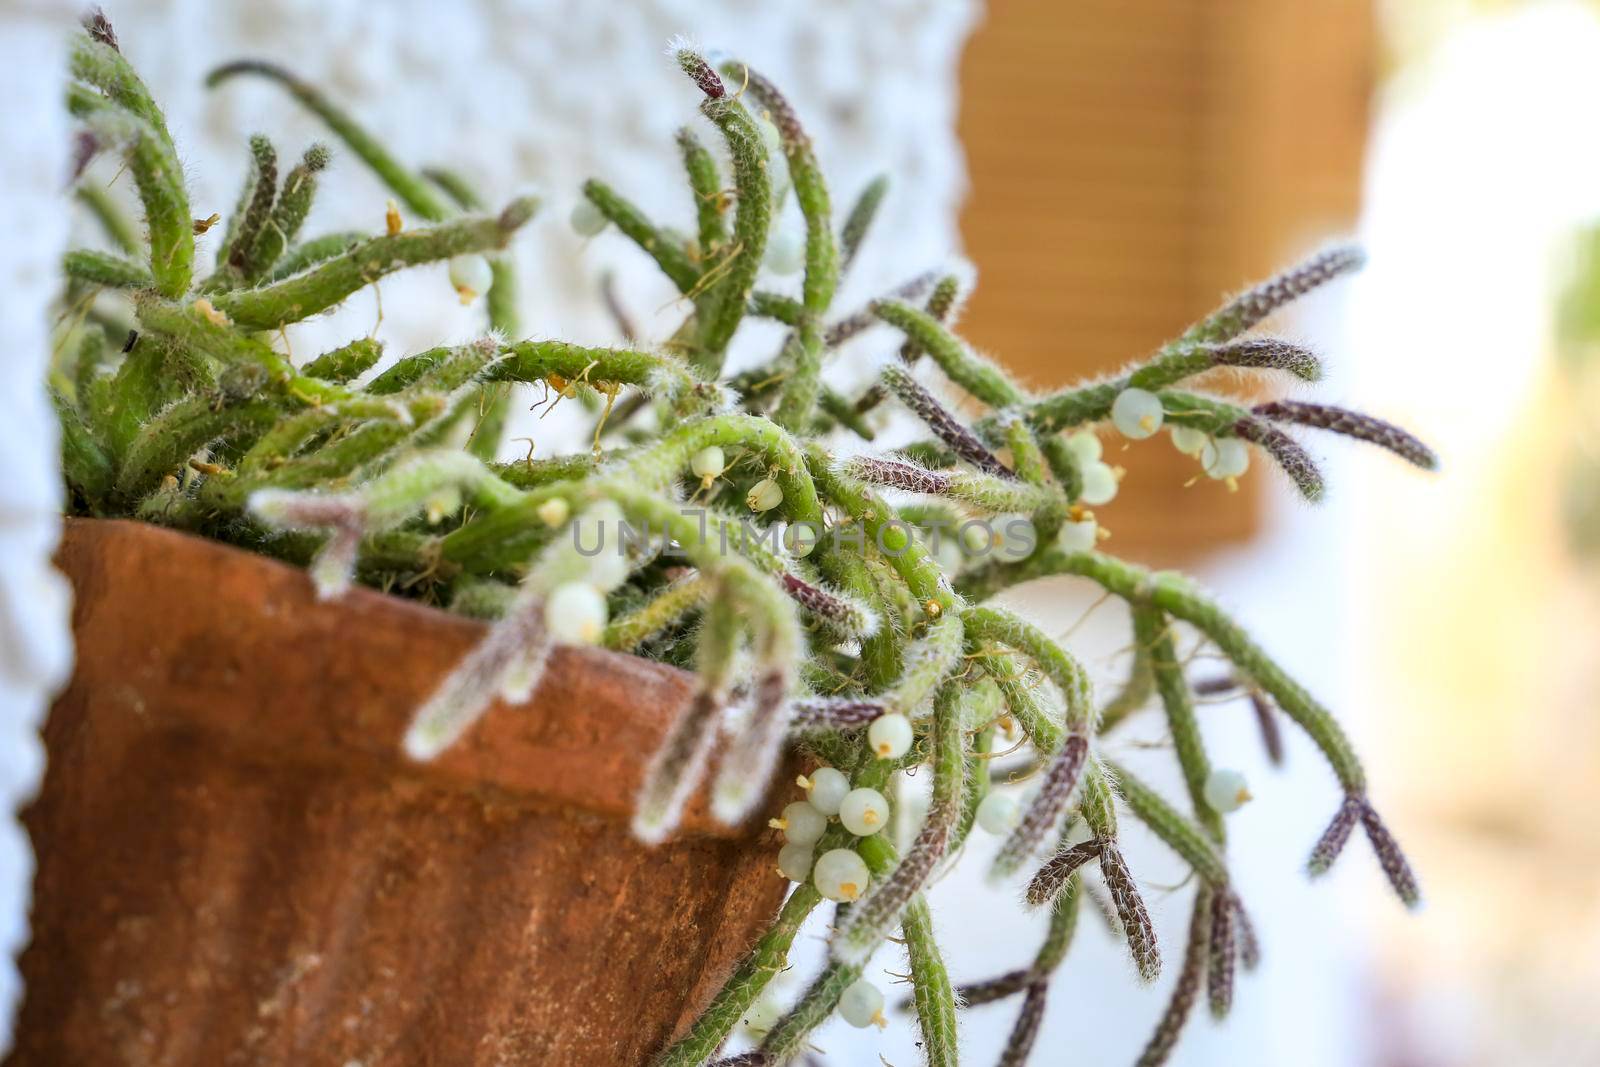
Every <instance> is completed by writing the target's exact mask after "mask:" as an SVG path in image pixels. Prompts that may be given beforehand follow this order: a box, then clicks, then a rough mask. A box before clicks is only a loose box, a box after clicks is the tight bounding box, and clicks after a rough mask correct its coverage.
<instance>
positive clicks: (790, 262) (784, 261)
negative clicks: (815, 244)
mask: <svg viewBox="0 0 1600 1067" xmlns="http://www.w3.org/2000/svg"><path fill="white" fill-rule="evenodd" d="M765 262H766V266H767V269H768V270H770V271H771V272H772V273H774V274H795V273H798V272H799V270H800V268H801V267H803V266H805V265H806V243H805V240H804V239H803V238H802V237H801V236H800V235H799V234H797V233H795V232H793V231H792V230H779V231H778V232H777V233H775V234H773V235H772V237H771V239H770V240H768V241H767V257H766V260H765Z"/></svg>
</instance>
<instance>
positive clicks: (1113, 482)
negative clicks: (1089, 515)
mask: <svg viewBox="0 0 1600 1067" xmlns="http://www.w3.org/2000/svg"><path fill="white" fill-rule="evenodd" d="M1067 447H1068V448H1069V449H1071V450H1072V454H1073V455H1074V456H1076V457H1077V458H1078V466H1079V468H1080V469H1081V470H1082V472H1083V492H1081V493H1080V494H1079V495H1078V500H1079V501H1080V502H1081V503H1084V504H1088V505H1089V506H1090V507H1099V506H1100V505H1101V504H1109V503H1111V501H1112V500H1114V499H1115V498H1116V495H1117V483H1118V481H1119V480H1120V478H1121V472H1120V471H1119V470H1117V468H1115V467H1113V466H1111V464H1109V463H1107V462H1105V461H1104V460H1102V459H1101V458H1100V455H1101V447H1100V438H1099V437H1097V436H1095V433H1094V431H1093V430H1079V431H1078V432H1077V433H1075V434H1073V435H1072V436H1071V437H1068V438H1067Z"/></svg>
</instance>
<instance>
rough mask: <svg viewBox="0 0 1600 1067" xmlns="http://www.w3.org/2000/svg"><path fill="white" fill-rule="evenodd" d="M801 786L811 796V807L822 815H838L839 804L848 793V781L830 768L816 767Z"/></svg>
mask: <svg viewBox="0 0 1600 1067" xmlns="http://www.w3.org/2000/svg"><path fill="white" fill-rule="evenodd" d="M801 785H803V786H805V788H806V792H808V793H810V794H811V806H812V807H813V808H816V809H817V810H818V811H820V812H822V814H824V815H837V814H839V804H840V803H841V802H842V801H843V800H844V795H845V794H846V793H848V792H850V779H848V778H846V777H845V776H844V775H843V774H842V773H840V772H839V771H836V770H834V769H833V768H832V767H818V768H817V769H816V771H815V772H813V773H812V775H811V777H810V778H808V779H806V780H804V781H802V782H801Z"/></svg>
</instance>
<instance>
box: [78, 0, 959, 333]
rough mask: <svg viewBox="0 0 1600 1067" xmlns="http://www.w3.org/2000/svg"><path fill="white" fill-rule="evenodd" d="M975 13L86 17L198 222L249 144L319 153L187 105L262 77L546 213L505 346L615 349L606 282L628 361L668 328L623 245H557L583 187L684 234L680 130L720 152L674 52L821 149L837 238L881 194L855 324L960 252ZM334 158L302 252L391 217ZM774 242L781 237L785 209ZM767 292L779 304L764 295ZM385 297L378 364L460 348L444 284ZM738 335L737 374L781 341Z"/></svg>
mask: <svg viewBox="0 0 1600 1067" xmlns="http://www.w3.org/2000/svg"><path fill="white" fill-rule="evenodd" d="M972 10H973V4H972V3H970V2H969V0H888V2H883V3H873V4H855V3H851V2H848V0H813V2H807V3H763V4H753V3H746V2H741V0H717V2H706V0H643V2H632V3H597V2H594V0H544V2H521V3H515V2H511V0H469V2H463V3H450V4H446V3H437V2H431V0H402V2H398V3H386V4H366V3H331V4H330V3H327V2H325V0H266V2H260V3H252V4H217V3H213V2H209V0H176V2H173V0H120V2H118V0H113V2H110V3H107V4H106V12H107V14H108V15H109V16H110V17H111V18H112V20H113V23H114V24H115V26H116V27H117V31H118V34H119V35H120V37H121V41H122V47H123V50H124V51H125V52H126V53H127V54H128V56H129V57H130V58H131V59H132V61H133V62H134V63H135V64H136V65H137V66H138V68H139V69H140V71H141V72H143V73H144V74H145V76H146V78H147V80H148V81H149V82H150V85H151V88H152V90H153V91H154V93H155V95H156V98H157V99H158V100H159V101H160V102H161V103H162V105H163V106H164V107H165V108H166V110H167V114H168V117H169V120H170V125H171V128H172V131H173V136H174V138H175V139H176V140H177V144H178V149H179V152H180V154H181V155H182V156H183V158H184V159H185V160H186V161H187V165H188V171H189V179H190V189H191V197H192V206H193V208H194V211H195V214H196V215H199V216H204V215H206V214H209V213H210V212H211V211H222V212H227V211H228V210H229V209H230V208H231V207H232V205H233V202H234V199H235V197H236V195H237V189H238V184H239V182H240V180H241V177H242V175H243V173H244V166H245V147H244V145H245V140H246V137H247V135H248V134H249V133H251V132H262V133H265V134H267V135H268V136H270V137H271V138H272V139H273V140H274V142H275V143H276V144H277V146H278V149H279V155H280V158H283V157H291V158H292V157H295V156H297V155H298V153H299V152H300V150H301V149H302V148H303V147H304V146H305V145H306V144H308V143H309V142H310V141H311V140H313V139H315V138H326V137H327V134H326V132H325V131H324V130H323V129H322V127H321V126H320V125H319V124H318V123H317V121H316V120H315V119H313V118H312V117H310V116H309V115H308V114H306V113H305V112H304V111H303V110H302V109H300V108H299V107H298V106H297V105H295V104H294V103H293V102H292V101H291V100H290V99H289V98H288V97H287V95H286V94H285V93H284V92H283V91H282V90H281V89H280V88H278V87H276V86H274V85H270V84H268V83H265V82H262V81H260V80H254V79H242V78H241V79H237V80H235V81H233V82H230V83H228V84H226V85H224V86H223V87H222V88H221V89H219V90H217V91H214V92H208V91H206V90H205V89H204V88H203V87H202V85H201V82H202V80H203V78H204V76H205V74H206V72H207V71H208V70H209V69H210V68H211V67H213V66H215V65H216V64H218V63H220V62H222V61H225V60H228V59H233V58H237V57H240V56H255V57H263V58H267V59H272V60H275V61H277V62H280V63H282V64H284V65H285V66H287V67H289V68H290V69H291V70H293V71H295V72H296V73H298V74H299V75H301V76H302V77H304V78H308V79H310V80H311V81H313V82H315V83H316V84H318V85H321V86H323V87H325V88H326V90H327V91H328V92H329V93H330V94H331V95H332V96H333V98H334V99H336V100H337V101H339V102H340V103H342V104H343V105H345V106H346V107H347V108H348V109H349V110H350V112H351V113H352V114H354V115H356V116H357V117H358V118H359V119H360V120H361V121H363V122H364V123H366V124H367V125H368V126H369V128H371V129H372V130H373V131H374V132H375V133H377V134H378V135H379V137H380V138H381V139H382V140H383V141H384V142H385V143H386V144H388V145H389V146H390V147H391V148H392V149H393V150H394V151H395V153H396V154H397V155H398V156H399V157H400V158H401V159H403V160H405V161H407V162H408V163H411V164H413V165H419V166H420V165H423V164H428V163H446V164H449V165H451V166H454V167H456V168H458V169H460V170H462V171H463V172H465V173H467V174H469V175H471V176H472V177H474V178H475V179H477V180H478V181H479V183H480V184H481V187H482V188H483V189H484V190H485V192H486V194H487V196H488V198H489V199H490V200H491V201H492V202H503V201H504V200H505V199H507V198H509V197H510V196H512V195H513V194H515V193H517V192H520V191H523V190H525V189H527V188H529V187H532V188H534V189H537V190H539V191H540V192H541V193H543V195H544V197H545V205H546V206H545V209H544V210H543V211H542V212H541V214H540V215H539V216H538V217H537V218H536V219H535V220H534V221H533V222H532V223H531V224H530V225H529V226H528V227H527V228H526V229H524V230H523V231H522V233H521V234H520V235H519V237H518V240H517V244H516V253H517V257H518V260H519V264H520V266H521V268H522V286H523V309H524V315H523V323H524V329H525V331H526V332H529V333H532V334H538V335H545V336H560V337H564V338H568V339H571V340H575V341H582V342H588V343H614V342H616V341H618V340H619V339H620V338H619V336H618V334H617V332H616V331H615V329H614V327H613V326H612V323H611V320H610V319H609V318H608V317H607V315H606V314H605V312H604V311H603V308H602V305H601V303H600V301H599V298H598V295H597V288H596V285H597V280H598V279H599V278H600V276H601V275H602V274H603V273H604V272H605V271H607V270H611V271H614V272H615V273H616V277H617V279H618V283H619V288H620V290H621V292H622V293H623V299H624V301H625V303H626V305H627V306H628V308H629V309H630V310H631V311H632V313H633V314H634V315H635V316H636V317H637V318H638V319H639V320H640V321H641V322H642V323H643V324H644V325H645V326H646V327H647V328H646V329H645V330H644V333H645V335H646V336H647V337H650V338H658V339H659V338H662V337H665V336H666V335H668V334H670V332H671V330H672V329H673V327H674V326H675V325H676V322H677V321H678V319H680V318H681V316H682V314H683V309H682V307H681V306H679V305H678V304H676V303H675V302H674V300H673V297H674V296H675V292H674V290H673V289H672V288H671V286H670V284H669V283H667V282H666V281H665V280H664V279H663V278H662V277H661V276H660V274H659V272H658V271H657V270H656V268H655V265H654V264H653V263H652V262H650V261H649V260H648V259H647V258H646V257H645V256H644V255H643V254H642V253H640V252H639V251H638V250H637V249H635V248H634V247H633V246H632V244H631V243H630V242H628V241H627V239H626V238H623V237H621V236H620V235H618V234H617V233H616V232H615V231H614V230H613V231H609V232H607V233H605V234H602V235H601V236H600V237H598V238H596V239H594V240H591V241H585V240H583V239H581V238H579V237H578V236H576V235H575V234H574V233H573V232H572V230H571V228H570V227H569V225H568V222H567V218H568V215H569V213H570V212H571V209H572V207H573V205H574V204H575V203H576V202H577V200H578V199H579V187H580V185H581V184H582V182H583V181H584V180H585V179H586V178H589V177H600V178H603V179H605V180H606V181H608V182H610V183H612V184H613V185H614V186H615V187H616V188H618V189H619V190H620V191H621V192H622V193H623V194H624V195H626V196H628V197H629V198H631V199H633V200H635V201H636V202H638V203H639V204H640V205H641V206H643V207H644V208H645V210H646V211H648V212H649V213H650V214H651V215H652V216H654V217H655V218H656V219H657V220H659V221H662V222H671V223H674V224H676V225H678V226H679V227H680V228H682V229H685V230H686V231H687V230H690V229H692V222H693V206H692V201H691V200H690V197H689V193H688V191H687V189H686V187H685V185H684V183H683V181H682V179H681V177H680V175H681V167H680V166H679V164H678V158H677V149H676V147H675V145H674V142H673V134H674V132H675V130H676V129H677V128H678V127H679V126H681V125H684V124H691V125H694V126H695V127H696V128H697V129H698V130H700V131H701V133H702V135H703V137H704V138H705V139H706V141H707V142H708V143H709V144H712V145H717V143H718V139H717V136H716V132H715V130H714V129H713V128H712V127H710V125H709V124H708V123H706V122H705V121H704V120H703V119H702V118H701V117H700V116H699V114H698V112H697V110H696V106H697V104H698V101H699V98H700V94H699V93H698V91H697V90H695V88H694V87H693V85H692V84H690V83H689V81H688V80H687V79H686V78H684V77H683V75H682V74H681V73H679V72H678V70H677V68H676V66H675V65H674V63H673V62H672V61H671V59H670V58H668V57H667V56H666V55H665V46H666V42H667V40H668V39H669V38H670V37H671V36H672V35H674V34H678V33H684V34H687V35H688V36H689V37H690V38H691V39H692V40H695V41H696V42H697V43H699V44H700V45H701V46H702V47H704V48H707V49H711V50H719V51H723V52H727V53H729V54H731V55H734V56H737V57H739V58H742V59H744V60H746V61H747V62H749V63H750V64H751V65H752V66H754V67H756V68H757V69H759V70H761V71H762V72H763V73H765V74H767V75H768V76H769V77H770V78H772V79H773V80H775V81H776V82H777V83H778V84H779V85H780V86H782V87H783V88H784V89H785V91H786V92H787V94H788V95H789V97H790V99H791V101H792V102H793V103H794V105H795V106H796V107H797V109H798V110H799V113H800V115H801V117H802V119H803V120H804V121H805V122H806V124H807V126H808V128H809V129H810V131H811V132H812V134H813V137H814V139H815V141H816V142H817V146H818V154H819V155H820V157H821V161H822V165H823V167H824V169H825V171H826V173H827V175H828V177H829V179H830V181H831V182H832V186H833V189H834V200H835V206H836V212H837V213H838V214H840V215H842V214H843V212H844V211H845V210H846V209H847V207H848V205H849V202H850V201H851V200H852V199H853V198H854V196H855V194H856V193H857V192H858V191H859V190H860V188H861V187H862V186H864V185H865V184H866V183H867V181H868V180H870V179H871V177H872V176H874V175H875V174H877V173H879V172H881V171H888V172H890V173H892V174H893V175H894V189H893V191H892V193H891V195H890V199H889V200H888V202H887V204H886V206H885V210H884V212H883V214H882V215H881V216H880V218H879V224H878V227H877V232H876V239H875V240H873V241H870V242H869V244H868V246H867V248H866V249H865V250H864V252H863V255H862V258H861V259H860V261H859V263H858V267H857V269H856V271H855V272H854V275H853V278H852V283H853V284H852V285H851V286H850V287H848V288H847V290H846V292H845V294H844V297H843V298H844V299H845V300H851V299H854V298H855V297H859V296H861V295H863V294H865V293H866V292H868V291H869V290H876V289H879V288H882V287H883V286H885V285H887V284H889V283H891V282H892V281H895V280H898V279H899V278H901V277H904V276H908V275H910V274H912V273H915V272H917V271H919V270H922V269H924V268H925V267H927V266H929V265H932V264H936V263H938V262H940V261H941V260H943V259H945V258H946V257H948V256H949V254H950V253H951V252H952V251H953V250H954V249H955V247H956V244H957V240H958V238H957V234H956V228H955V220H956V208H957V204H958V201H959V198H960V196H961V193H962V190H963V171H962V166H961V156H960V149H959V145H958V143H957V141H956V138H955V132H954V119H955V101H956V96H955V77H954V70H955V60H956V58H957V56H958V54H959V50H960V46H961V43H962V41H963V40H964V39H965V36H966V30H967V27H968V26H969V24H970V22H971V20H972ZM335 151H336V156H335V166H334V169H333V172H332V173H331V175H330V176H329V177H328V178H327V179H326V180H325V181H324V182H323V190H322V193H321V194H320V196H319V204H318V206H317V207H316V209H315V210H314V211H313V214H312V217H311V219H310V221H309V222H308V224H307V227H306V231H305V232H306V233H307V234H313V233H318V232H324V231H328V230H334V229H350V228H372V229H376V228H379V227H381V225H382V222H383V211H384V202H385V200H386V198H387V195H388V194H387V193H386V192H385V191H384V190H383V188H382V186H381V185H380V184H379V183H378V182H377V180H376V179H375V178H373V177H372V176H371V175H370V174H369V173H368V172H367V171H366V170H365V168H364V167H363V166H362V165H361V164H360V162H359V161H357V160H356V159H354V158H353V157H352V156H351V155H350V154H349V153H348V152H339V151H338V146H337V145H336V146H335ZM785 225H786V226H788V227H791V228H793V229H794V230H795V231H796V232H798V231H799V229H800V219H799V214H798V211H797V210H796V208H795V206H794V204H793V200H792V198H791V200H790V203H789V205H788V209H787V213H786V215H785ZM213 232H214V233H216V232H217V231H213ZM216 239H217V238H213V241H215V240H216ZM890 241H892V247H890ZM212 247H214V244H213V246H212ZM202 248H203V253H202V256H203V258H204V256H205V253H206V252H209V251H210V249H206V248H205V246H202ZM784 281H787V282H788V284H789V285H791V286H796V287H797V285H798V282H797V281H794V280H774V281H772V282H771V283H770V284H773V285H776V286H778V287H782V285H783V283H784ZM382 296H383V310H384V321H383V326H382V328H381V329H380V331H379V336H381V337H383V338H384V339H385V340H387V341H389V342H390V347H391V351H392V353H393V354H399V353H403V352H406V351H414V350H416V349H418V348H423V347H428V346H431V345H434V344H437V343H440V342H441V341H442V340H452V339H458V338H461V337H464V336H466V335H468V334H470V333H471V332H472V331H473V330H475V329H478V328H480V323H481V313H480V312H479V311H478V310H477V309H461V308H459V307H453V306H452V305H453V304H454V301H453V300H452V299H451V293H450V291H449V288H448V286H447V285H446V282H445V279H444V271H443V268H442V267H441V268H434V269H423V270H418V271H414V272H411V273H410V274H409V275H406V276H402V277H396V278H391V279H388V280H386V281H385V282H384V283H383V286H382ZM374 314H375V311H374V300H373V298H372V297H370V296H368V295H365V294H363V295H360V296H357V297H356V298H354V299H353V300H352V301H351V302H350V306H349V307H348V308H346V309H345V310H344V311H341V312H339V313H337V314H335V315H333V316H330V317H328V318H325V319H322V320H319V321H318V322H317V323H316V324H314V325H313V326H312V327H310V328H308V329H302V330H298V331H291V333H292V339H293V341H294V345H295V355H296V356H297V357H298V356H301V355H307V354H311V353H313V352H314V351H316V350H317V349H318V348H319V347H322V346H324V345H331V344H333V343H336V342H337V341H342V340H343V339H347V338H349V337H351V336H355V335H359V334H364V333H366V332H367V331H368V330H369V329H370V327H371V324H372V322H373V320H374ZM752 333H753V336H752V337H750V338H748V339H747V341H746V344H745V347H744V348H742V349H740V350H737V351H736V355H738V354H741V353H742V354H744V355H746V356H749V355H752V354H765V353H766V352H767V351H768V350H769V348H770V346H771V344H772V343H773V340H774V339H775V338H776V337H777V336H778V335H777V334H776V333H775V332H771V331H768V332H767V333H765V334H764V335H763V332H762V331H761V330H760V328H759V327H758V328H757V329H755V330H754V331H752Z"/></svg>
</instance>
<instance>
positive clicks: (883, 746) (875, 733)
mask: <svg viewBox="0 0 1600 1067" xmlns="http://www.w3.org/2000/svg"><path fill="white" fill-rule="evenodd" d="M867 744H868V745H869V746H870V747H871V748H872V751H873V753H874V754H875V755H877V757H878V758H879V759H899V758H900V757H901V756H904V755H905V754H906V753H907V752H909V751H911V720H910V719H908V718H906V717H905V716H904V715H902V714H900V713H899V712H898V711H891V712H889V713H888V714H887V715H879V716H878V717H877V718H876V719H873V720H872V725H871V726H869V727H867Z"/></svg>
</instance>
